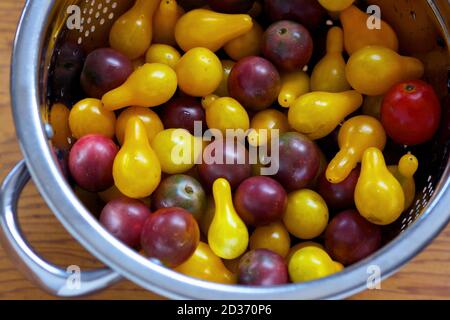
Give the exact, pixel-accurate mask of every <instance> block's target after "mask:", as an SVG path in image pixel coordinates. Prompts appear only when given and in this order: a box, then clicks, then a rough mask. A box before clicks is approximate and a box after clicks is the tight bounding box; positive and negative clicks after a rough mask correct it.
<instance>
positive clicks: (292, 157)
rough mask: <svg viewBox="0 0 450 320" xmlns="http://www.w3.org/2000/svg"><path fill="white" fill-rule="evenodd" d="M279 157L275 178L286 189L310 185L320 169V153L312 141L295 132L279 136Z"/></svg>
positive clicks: (275, 162)
mask: <svg viewBox="0 0 450 320" xmlns="http://www.w3.org/2000/svg"><path fill="white" fill-rule="evenodd" d="M279 151H280V154H279V157H278V158H279V159H276V158H275V159H274V160H273V161H274V165H278V166H279V169H278V173H277V174H276V175H275V177H274V178H275V179H276V180H278V182H280V183H281V185H282V186H284V187H285V188H286V189H287V190H288V191H293V190H299V189H302V188H305V187H307V186H308V185H310V184H311V183H312V182H313V181H314V178H315V177H316V175H317V172H318V171H319V169H320V153H319V150H318V148H317V146H316V144H315V143H314V142H312V141H311V140H309V139H308V138H307V137H306V136H304V135H302V134H300V133H297V132H287V133H284V134H282V135H281V136H280V148H279Z"/></svg>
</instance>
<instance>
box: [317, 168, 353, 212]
mask: <svg viewBox="0 0 450 320" xmlns="http://www.w3.org/2000/svg"><path fill="white" fill-rule="evenodd" d="M360 171H361V169H360V167H359V166H358V167H356V168H355V169H353V170H352V171H351V172H350V174H349V176H348V177H347V178H346V179H345V180H344V181H342V182H340V183H331V182H329V181H328V179H327V178H326V177H325V173H323V174H322V175H321V176H320V178H319V181H318V184H317V192H318V193H319V194H320V195H321V196H322V197H323V199H324V200H325V202H326V203H327V205H328V207H329V208H331V209H335V210H345V209H351V208H354V207H355V198H354V194H355V188H356V183H357V182H358V178H359V173H360Z"/></svg>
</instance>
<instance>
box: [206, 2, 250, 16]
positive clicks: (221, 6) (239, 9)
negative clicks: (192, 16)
mask: <svg viewBox="0 0 450 320" xmlns="http://www.w3.org/2000/svg"><path fill="white" fill-rule="evenodd" d="M254 3H255V1H254V0H208V5H209V6H210V7H211V9H213V10H214V11H217V12H223V13H247V12H249V11H250V9H251V8H252V7H253V4H254Z"/></svg>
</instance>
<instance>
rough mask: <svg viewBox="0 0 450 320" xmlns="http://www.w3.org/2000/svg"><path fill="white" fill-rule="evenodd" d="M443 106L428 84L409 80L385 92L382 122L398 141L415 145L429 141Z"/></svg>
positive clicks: (391, 135) (390, 134) (437, 126)
mask: <svg viewBox="0 0 450 320" xmlns="http://www.w3.org/2000/svg"><path fill="white" fill-rule="evenodd" d="M440 118H441V106H440V103H439V98H438V97H437V95H436V93H435V92H434V89H433V87H432V86H430V85H429V84H427V83H425V82H423V81H420V80H415V81H408V82H403V83H399V84H397V85H395V86H394V87H392V88H391V90H390V91H389V92H388V93H387V94H386V95H385V97H384V100H383V104H382V106H381V121H382V123H383V126H384V128H385V129H386V132H387V134H388V135H389V136H390V137H391V138H392V140H394V141H395V142H397V143H400V144H405V145H416V144H420V143H424V142H426V141H428V140H430V139H431V138H432V137H433V135H434V134H435V133H436V131H437V129H438V128H439V122H440Z"/></svg>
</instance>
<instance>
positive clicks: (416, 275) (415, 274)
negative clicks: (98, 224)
mask: <svg viewBox="0 0 450 320" xmlns="http://www.w3.org/2000/svg"><path fill="white" fill-rule="evenodd" d="M23 3H24V0H2V1H0V83H1V85H0V121H1V123H2V125H1V126H0V181H2V180H3V178H4V177H5V176H6V174H7V173H8V172H9V171H10V170H11V168H12V167H13V166H14V164H15V163H16V162H17V161H19V160H20V159H21V158H22V155H21V152H20V150H19V146H18V143H17V139H16V136H15V131H14V125H13V120H12V116H11V111H10V98H9V85H8V84H9V66H10V52H11V46H12V42H13V37H14V32H15V28H16V24H17V21H18V18H19V14H20V11H21V9H22V6H23ZM26 116H27V115H24V117H26ZM19 210H20V211H19V212H20V221H21V223H22V227H23V230H24V232H25V234H26V235H27V237H28V239H29V241H30V242H31V244H32V245H33V246H34V247H35V249H36V250H37V251H38V252H40V253H41V254H42V256H43V257H45V258H46V259H48V260H49V261H52V262H54V263H56V264H58V265H60V266H68V265H74V264H75V265H79V266H81V267H82V268H94V267H98V266H101V264H99V263H98V261H97V260H96V259H95V258H93V257H92V256H91V255H90V254H89V253H87V252H86V251H85V250H84V249H83V248H82V247H81V246H80V245H79V244H78V243H77V241H75V240H74V239H72V237H71V236H70V235H69V234H68V233H67V232H66V231H65V230H64V228H63V227H62V226H61V225H60V223H59V222H58V221H57V220H56V219H55V218H54V216H53V214H52V213H51V212H50V210H49V209H48V207H47V206H46V205H45V203H44V201H43V200H42V199H41V197H40V195H39V193H38V192H37V191H36V189H35V187H34V186H33V185H32V184H30V185H29V186H27V187H26V189H25V191H24V193H23V194H22V197H21V201H20V205H19ZM88 298H89V299H157V298H159V297H158V296H156V295H154V294H152V293H149V292H147V291H145V290H143V289H141V288H140V287H138V286H136V285H134V284H132V283H131V282H128V281H123V282H121V283H119V284H117V285H115V286H113V287H112V288H110V289H108V290H106V291H104V292H101V293H98V294H95V295H93V296H91V297H88ZM353 298H354V299H448V298H450V226H449V227H447V229H446V230H445V231H443V232H442V234H441V235H440V236H439V237H438V238H437V239H435V240H434V242H433V243H432V244H431V245H430V246H429V247H428V248H427V249H426V250H425V251H423V252H422V253H421V254H419V255H418V256H417V257H416V258H415V259H413V260H412V261H411V262H410V263H409V264H408V265H406V266H405V267H404V268H403V269H402V270H401V271H400V272H398V273H397V274H396V275H394V276H393V277H391V278H389V279H388V280H386V281H384V282H383V283H382V288H381V290H370V291H366V292H363V293H361V294H359V295H357V296H355V297H353ZM0 299H52V297H50V296H49V295H47V294H46V293H44V292H42V291H41V290H39V289H38V288H36V287H35V286H34V285H33V284H32V283H30V282H29V281H28V280H26V278H25V277H24V276H23V275H21V274H20V273H19V272H18V271H17V270H16V267H15V266H14V265H13V264H12V263H11V261H10V260H9V258H8V257H7V255H6V254H5V252H4V251H3V249H2V248H0Z"/></svg>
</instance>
